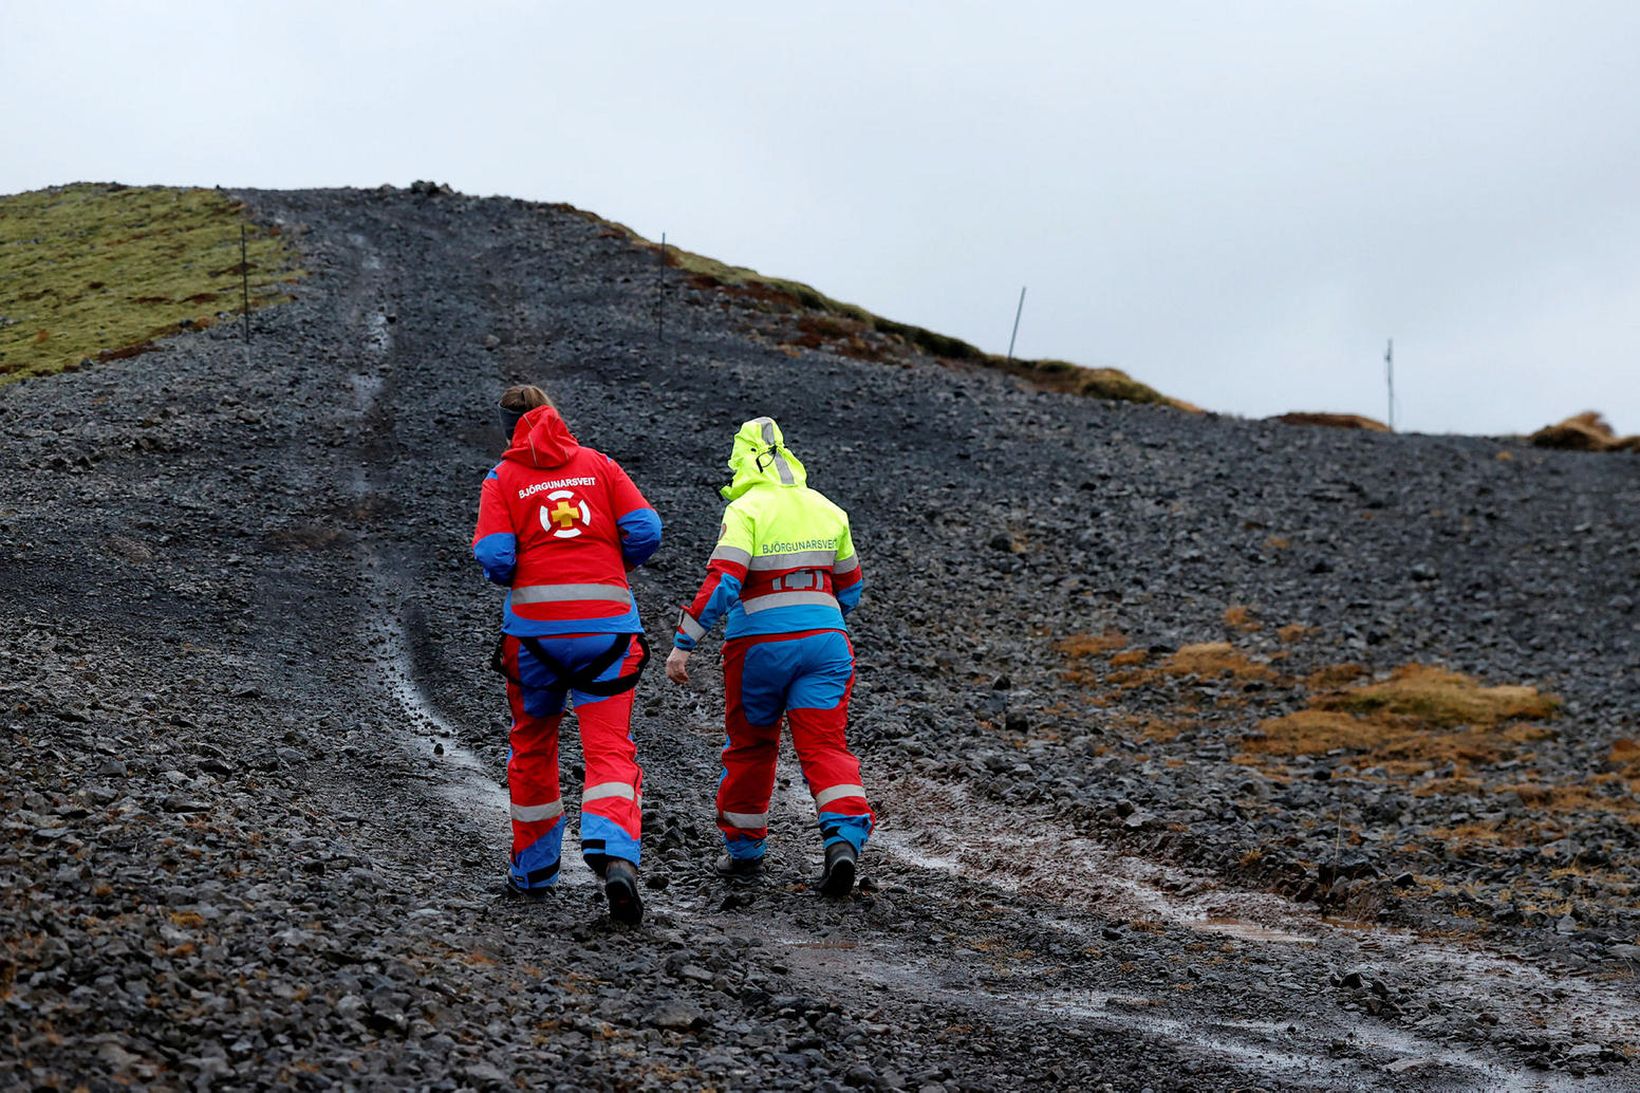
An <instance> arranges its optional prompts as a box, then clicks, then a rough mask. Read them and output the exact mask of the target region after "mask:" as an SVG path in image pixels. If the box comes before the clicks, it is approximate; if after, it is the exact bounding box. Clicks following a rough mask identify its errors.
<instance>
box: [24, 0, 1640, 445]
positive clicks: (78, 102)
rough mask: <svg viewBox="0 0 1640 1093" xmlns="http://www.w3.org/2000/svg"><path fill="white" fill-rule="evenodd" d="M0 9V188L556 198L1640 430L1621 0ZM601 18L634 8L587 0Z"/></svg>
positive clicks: (1639, 92) (1100, 328)
mask: <svg viewBox="0 0 1640 1093" xmlns="http://www.w3.org/2000/svg"><path fill="white" fill-rule="evenodd" d="M795 7H796V5H784V4H750V3H746V4H713V5H681V4H673V3H668V4H658V3H656V4H641V3H630V4H623V5H604V4H577V5H561V4H551V3H522V2H520V3H501V2H497V3H481V2H476V0H475V2H472V3H464V4H451V3H430V2H416V0H395V2H393V3H367V2H346V3H343V2H322V3H311V2H309V3H282V2H277V0H264V2H262V3H257V4H235V3H223V2H220V0H218V2H213V3H208V4H196V3H191V2H175V0H166V2H159V0H152V2H132V0H126V2H122V3H89V2H79V3H74V4H67V3H63V2H61V0H49V2H48V0H0V117H3V118H4V122H5V126H4V128H5V152H4V154H3V155H0V192H14V191H19V190H26V189H34V188H37V187H40V186H45V185H51V184H55V183H61V182H68V181H75V180H88V179H89V180H109V179H113V180H119V181H123V182H129V183H191V184H200V185H215V184H222V185H246V186H264V187H298V186H338V185H356V186H372V185H376V184H379V183H382V182H393V183H396V184H399V185H408V184H409V183H410V182H411V181H412V180H414V179H417V178H434V179H437V180H440V181H445V182H449V183H450V184H452V185H454V186H455V187H456V188H457V189H460V190H463V191H466V192H469V193H478V194H507V195H512V196H519V197H528V198H535V199H542V200H553V201H569V202H572V203H574V204H576V205H580V206H582V207H585V208H589V209H592V210H595V211H596V212H598V213H600V214H602V215H604V216H607V217H609V218H611V219H615V220H620V221H622V222H624V223H626V224H628V225H629V226H631V227H632V228H634V229H635V230H637V231H639V232H640V233H642V234H644V235H647V236H650V237H652V238H657V239H658V238H659V237H660V234H661V232H662V231H663V230H664V231H666V232H667V233H668V238H669V239H670V240H671V241H674V242H676V243H678V244H680V245H682V246H685V247H688V248H689V249H691V250H697V251H700V252H702V253H705V254H709V255H712V256H714V257H717V258H721V259H724V260H726V261H730V262H733V263H736V264H740V265H750V266H754V267H756V268H758V269H760V270H762V271H764V272H765V273H770V274H779V275H782V276H788V277H793V278H796V279H799V280H804V281H808V282H810V283H812V284H814V285H815V286H816V287H818V288H820V289H822V290H823V291H826V292H828V293H830V294H831V295H834V296H837V297H840V298H842V299H846V300H851V301H854V302H857V303H860V304H863V305H865V306H866V307H869V308H871V309H872V310H874V311H877V312H879V313H881V314H884V315H888V316H890V317H893V318H896V319H901V320H905V321H909V322H915V323H919V324H922V325H925V326H929V327H933V328H935V329H937V330H941V331H944V332H947V333H952V334H956V335H959V336H961V337H963V338H966V339H968V340H970V341H973V342H975V343H977V344H978V345H980V346H982V347H984V348H986V349H991V350H995V351H998V352H1001V351H1003V350H1005V349H1006V348H1007V343H1008V333H1009V327H1010V325H1011V323H1012V321H1013V311H1014V304H1015V301H1016V299H1017V297H1018V294H1019V289H1020V286H1021V285H1022V284H1023V285H1028V286H1029V293H1028V295H1027V298H1026V302H1025V314H1024V320H1023V322H1022V324H1021V326H1020V332H1019V345H1018V352H1019V353H1020V354H1021V355H1023V356H1031V357H1062V358H1066V359H1070V360H1074V361H1077V362H1079V363H1084V364H1104V365H1115V366H1118V367H1121V368H1125V369H1127V370H1128V371H1129V372H1131V373H1133V374H1134V375H1135V376H1137V377H1139V378H1141V379H1143V380H1146V381H1147V382H1150V383H1152V384H1154V385H1156V386H1157V387H1160V388H1161V389H1163V390H1165V391H1167V392H1168V393H1170V394H1174V395H1177V396H1179V397H1181V398H1185V399H1188V400H1190V401H1192V402H1195V403H1197V404H1199V405H1201V406H1203V407H1206V408H1209V409H1214V410H1221V411H1227V412H1232V413H1240V414H1247V415H1264V414H1271V413H1277V412H1280V411H1283V410H1290V409H1305V410H1345V411H1355V412H1361V413H1366V414H1370V415H1373V416H1375V417H1380V418H1381V417H1383V416H1384V414H1385V399H1384V382H1383V361H1382V357H1383V351H1384V342H1385V339H1386V338H1388V337H1390V336H1393V337H1394V338H1395V344H1396V362H1397V394H1398V396H1399V397H1398V407H1399V414H1398V422H1399V424H1401V425H1402V426H1403V427H1405V428H1409V429H1416V430H1422V431H1432V432H1489V433H1502V432H1519V431H1526V430H1530V429H1532V428H1535V427H1536V426H1538V425H1541V424H1543V423H1545V422H1547V421H1549V420H1551V419H1554V420H1558V419H1559V418H1561V417H1564V416H1566V415H1568V414H1571V413H1575V412H1577V411H1580V410H1584V409H1600V410H1603V411H1605V412H1606V413H1607V415H1608V416H1609V417H1610V418H1611V420H1612V422H1613V424H1614V425H1615V426H1617V428H1618V429H1619V430H1620V431H1624V432H1640V3H1634V2H1633V0H1611V2H1577V0H1553V2H1551V0H1538V2H1533V3H1515V2H1508V0H1472V2H1441V0H1417V2H1388V0H1373V2H1366V0H1363V2H1352V3H1344V2H1342V0H1339V2H1326V0H1307V2H1295V3H1278V2H1264V3H1234V2H1228V0H1215V2H1203V3H1171V4H1170V3H1149V4H1135V3H1079V2H1064V3H1047V2H1043V3H1006V4H1005V3H1001V2H997V3H989V4H980V3H952V2H949V0H940V2H938V3H935V2H933V0H929V2H925V3H920V4H909V3H830V4H809V5H803V8H804V10H803V11H801V12H799V11H795V10H790V9H793V8H795ZM615 11H620V12H622V13H624V14H623V16H622V17H621V18H616V17H615V16H614V15H613V14H608V15H606V14H603V13H606V12H615Z"/></svg>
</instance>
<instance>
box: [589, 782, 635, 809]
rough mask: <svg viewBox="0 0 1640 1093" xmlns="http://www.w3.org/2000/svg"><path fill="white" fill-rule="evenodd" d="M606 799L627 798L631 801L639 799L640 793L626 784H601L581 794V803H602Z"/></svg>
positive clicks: (590, 787)
mask: <svg viewBox="0 0 1640 1093" xmlns="http://www.w3.org/2000/svg"><path fill="white" fill-rule="evenodd" d="M605 797H625V798H626V799H627V800H629V801H636V800H637V799H638V791H637V790H635V789H633V788H632V787H631V786H630V785H628V784H627V783H625V782H599V783H598V784H597V785H595V786H588V787H587V789H586V792H585V793H583V794H581V803H582V804H585V803H586V802H588V801H601V800H603V799H604V798H605Z"/></svg>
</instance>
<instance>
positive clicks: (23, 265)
mask: <svg viewBox="0 0 1640 1093" xmlns="http://www.w3.org/2000/svg"><path fill="white" fill-rule="evenodd" d="M242 224H243V225H245V226H247V227H248V228H249V229H250V243H249V247H248V251H247V265H248V267H249V270H250V282H251V286H250V288H251V293H250V295H251V307H252V308H253V309H254V308H259V307H265V306H267V305H269V304H273V303H278V302H280V301H281V300H284V299H288V296H286V295H285V293H284V291H283V288H282V285H281V283H282V282H286V281H291V280H295V279H297V278H299V277H301V276H302V272H301V270H299V269H297V268H296V266H295V260H294V258H293V257H292V255H291V253H290V252H289V250H288V249H287V248H286V247H285V246H284V244H283V242H282V241H281V240H280V239H279V238H278V230H277V229H276V228H267V227H264V226H262V225H259V224H256V223H253V222H251V221H250V220H249V219H248V218H247V217H246V215H245V210H244V206H242V205H240V204H239V203H238V202H235V201H234V200H232V199H231V198H229V197H228V196H227V195H225V194H222V193H220V192H218V191H215V190H201V189H171V188H165V187H128V186H121V185H118V184H92V183H79V184H75V185H72V186H59V187H53V188H51V189H48V190H36V191H33V192H31V193H25V194H14V195H12V196H9V197H0V383H5V382H8V381H11V380H17V379H22V378H25V377H28V376H39V375H47V374H50V373H52V372H60V371H64V370H73V369H75V368H77V367H79V365H80V364H81V362H83V361H85V360H88V359H89V360H115V359H118V358H121V357H128V356H134V355H136V354H137V353H140V352H142V351H143V350H145V349H148V348H151V343H152V342H153V340H154V339H156V338H160V337H164V336H166V335H169V334H175V333H177V332H179V331H182V330H189V329H198V328H200V327H204V326H209V325H211V324H212V323H215V322H217V321H219V318H218V316H219V315H220V314H222V313H234V314H237V312H238V311H239V308H240V298H241V289H240V266H239V229H240V225H242Z"/></svg>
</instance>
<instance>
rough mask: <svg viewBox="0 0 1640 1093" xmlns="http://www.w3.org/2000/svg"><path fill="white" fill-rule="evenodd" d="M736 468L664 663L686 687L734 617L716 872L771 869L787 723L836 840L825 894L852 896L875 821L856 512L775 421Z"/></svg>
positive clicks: (829, 846) (740, 452)
mask: <svg viewBox="0 0 1640 1093" xmlns="http://www.w3.org/2000/svg"><path fill="white" fill-rule="evenodd" d="M729 472H730V474H731V475H732V478H731V480H730V482H729V485H727V486H725V487H724V488H723V489H722V490H721V491H720V492H721V493H722V494H723V497H724V499H725V500H727V501H728V502H729V505H728V507H727V508H726V509H724V512H723V526H722V530H721V531H720V532H719V535H718V543H717V549H715V550H713V551H712V557H711V560H710V562H709V563H708V565H707V570H706V580H705V581H704V583H702V585H701V586H700V591H699V592H698V593H696V595H695V599H694V602H692V603H691V604H689V606H687V607H685V608H684V609H683V611H682V613H681V614H680V615H679V616H678V628H677V632H676V633H675V634H674V635H673V639H672V643H673V649H672V654H671V656H670V657H668V658H667V661H666V674H667V676H668V678H670V679H671V680H672V681H673V682H675V683H687V682H688V681H689V672H688V661H689V654H690V652H691V650H693V649H694V648H695V643H696V642H698V641H699V640H700V639H701V638H703V637H705V636H706V634H707V632H709V631H710V630H711V629H712V627H713V626H714V625H715V624H716V623H717V621H718V620H719V619H720V618H724V617H725V616H726V617H727V618H728V627H727V630H726V633H725V640H724V642H723V686H724V720H725V722H726V727H727V731H728V741H727V742H726V743H725V744H724V746H723V776H722V779H721V781H720V782H719V783H718V793H717V822H718V828H719V829H720V830H721V831H722V832H723V839H724V844H725V852H724V854H723V855H722V856H721V857H720V858H719V859H718V862H717V871H718V873H719V874H720V875H722V876H725V877H746V876H751V875H753V874H755V873H757V872H758V870H759V869H760V868H761V867H762V864H763V851H764V840H765V839H766V838H767V837H768V833H769V832H768V828H769V799H770V797H771V796H772V795H773V792H774V779H775V760H776V758H777V757H778V755H779V752H780V722H781V717H782V715H784V717H785V718H786V720H787V721H788V722H789V723H790V725H791V733H792V745H793V747H794V748H795V749H796V751H797V758H798V762H799V763H800V764H801V765H802V768H803V778H804V781H806V782H807V783H808V788H809V793H810V795H811V796H812V797H813V798H814V807H815V812H816V813H817V815H818V817H819V823H820V834H821V837H822V839H823V840H824V847H825V870H824V872H823V873H822V874H821V877H820V879H819V881H818V885H817V886H818V888H819V890H820V891H821V892H822V893H824V894H825V895H830V896H842V895H847V894H848V893H849V892H850V891H851V890H852V889H853V887H854V877H855V871H856V865H857V861H858V859H859V855H860V851H861V849H862V848H863V847H864V846H865V842H866V838H867V836H868V835H870V833H871V827H872V823H873V822H874V819H875V817H874V816H873V814H872V811H871V806H870V805H869V804H867V803H866V791H865V788H864V787H863V786H862V785H861V782H860V761H859V760H858V759H856V758H855V757H854V755H853V753H852V752H850V751H849V748H848V743H847V741H846V739H845V729H846V727H847V725H848V700H849V693H850V692H851V691H852V689H853V687H854V647H853V645H852V644H850V642H849V636H848V626H847V625H846V624H845V623H844V621H843V619H844V616H846V615H848V614H849V612H851V611H853V610H854V608H855V607H856V606H857V605H858V604H859V602H860V591H861V587H862V580H861V570H860V558H859V556H858V555H857V554H856V553H855V551H854V540H853V538H852V537H851V536H850V534H849V524H848V514H847V513H845V512H844V511H843V510H842V509H840V508H838V507H837V506H836V505H834V504H832V503H831V501H829V500H827V499H826V497H825V496H824V495H823V494H821V493H820V492H818V491H817V490H812V489H809V488H808V476H807V474H806V473H805V471H804V469H803V464H802V463H800V462H798V460H797V457H796V456H795V455H793V454H792V453H791V451H790V449H788V448H787V447H786V446H785V438H784V437H783V436H782V434H781V431H780V426H778V425H776V424H775V422H774V420H773V419H772V418H767V417H760V418H756V419H754V420H752V421H748V422H746V423H745V424H744V425H742V426H741V427H740V431H739V432H738V433H736V434H735V439H734V448H733V451H732V452H731V454H730V456H729Z"/></svg>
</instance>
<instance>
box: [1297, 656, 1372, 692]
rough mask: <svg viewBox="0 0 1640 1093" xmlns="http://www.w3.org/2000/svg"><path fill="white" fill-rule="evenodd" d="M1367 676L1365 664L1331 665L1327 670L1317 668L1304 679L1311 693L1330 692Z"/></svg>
mask: <svg viewBox="0 0 1640 1093" xmlns="http://www.w3.org/2000/svg"><path fill="white" fill-rule="evenodd" d="M1366 674H1367V666H1366V665H1365V664H1355V663H1353V662H1352V663H1348V664H1329V665H1327V666H1326V667H1325V668H1317V669H1316V670H1315V671H1313V672H1311V673H1310V674H1309V675H1308V676H1306V677H1304V686H1305V687H1307V688H1308V689H1309V690H1311V691H1330V690H1333V689H1335V688H1338V687H1342V686H1344V685H1346V684H1349V683H1354V682H1355V681H1356V680H1358V679H1360V678H1361V677H1362V676H1364V675H1366Z"/></svg>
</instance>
